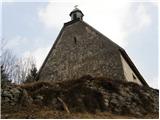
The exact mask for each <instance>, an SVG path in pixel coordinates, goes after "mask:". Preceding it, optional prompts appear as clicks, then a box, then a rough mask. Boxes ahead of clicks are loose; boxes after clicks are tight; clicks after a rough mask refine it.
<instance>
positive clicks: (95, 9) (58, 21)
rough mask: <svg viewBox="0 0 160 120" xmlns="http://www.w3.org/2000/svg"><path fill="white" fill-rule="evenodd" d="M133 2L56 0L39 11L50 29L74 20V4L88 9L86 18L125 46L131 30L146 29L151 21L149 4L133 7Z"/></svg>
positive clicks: (83, 9)
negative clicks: (56, 0) (72, 16)
mask: <svg viewBox="0 0 160 120" xmlns="http://www.w3.org/2000/svg"><path fill="white" fill-rule="evenodd" d="M132 4H133V3H132V2H128V1H127V0H122V1H120V2H118V1H115V0H107V1H106V0H102V1H101V2H100V1H79V0H77V1H76V2H75V1H74V2H73V1H70V2H55V1H52V0H50V2H49V3H48V5H47V6H46V7H45V8H43V9H41V10H40V11H39V13H38V14H39V19H40V21H41V22H43V23H44V25H45V26H46V27H47V28H53V27H58V28H60V27H61V26H62V25H63V23H65V22H68V21H70V18H69V13H70V12H71V10H72V9H73V6H74V5H79V8H80V9H81V10H82V12H84V21H86V22H87V23H89V24H90V25H92V26H93V27H95V28H96V29H97V30H98V31H100V32H101V33H103V34H104V35H105V36H107V37H109V38H110V39H111V40H113V41H114V42H116V43H117V44H119V45H121V46H122V47H125V46H127V40H126V38H127V37H128V35H129V34H130V33H131V32H135V31H138V30H143V28H145V27H147V26H149V25H150V23H151V18H150V16H149V14H148V13H147V10H146V9H147V7H145V6H144V5H143V4H137V6H136V8H133V9H134V11H133V10H132V9H131V8H132Z"/></svg>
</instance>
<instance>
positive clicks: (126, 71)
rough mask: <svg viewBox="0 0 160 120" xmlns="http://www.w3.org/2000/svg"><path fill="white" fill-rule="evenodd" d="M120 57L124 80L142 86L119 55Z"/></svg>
mask: <svg viewBox="0 0 160 120" xmlns="http://www.w3.org/2000/svg"><path fill="white" fill-rule="evenodd" d="M120 56H121V60H122V64H123V71H124V75H125V78H126V80H127V81H130V82H134V83H138V84H139V85H142V83H141V82H140V80H139V79H138V77H137V75H136V74H135V73H134V72H133V70H132V69H131V67H130V66H129V65H128V63H127V62H126V60H125V59H124V58H123V56H122V55H120Z"/></svg>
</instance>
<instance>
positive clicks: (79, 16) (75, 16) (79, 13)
mask: <svg viewBox="0 0 160 120" xmlns="http://www.w3.org/2000/svg"><path fill="white" fill-rule="evenodd" d="M74 7H75V8H74V9H73V10H72V12H71V13H70V14H69V15H70V16H71V20H76V19H79V20H83V16H84V15H83V13H82V11H81V10H80V9H78V8H77V7H78V5H75V6H74Z"/></svg>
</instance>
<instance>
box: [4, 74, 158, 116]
mask: <svg viewBox="0 0 160 120" xmlns="http://www.w3.org/2000/svg"><path fill="white" fill-rule="evenodd" d="M158 98H159V91H158V90H156V89H153V88H149V87H142V86H139V85H137V84H135V83H128V82H122V81H118V80H116V81H113V80H112V81H111V80H109V79H105V78H92V77H90V76H84V77H82V78H80V79H77V80H71V81H62V82H56V83H49V82H37V83H34V84H26V85H23V86H19V87H16V88H12V89H8V90H2V102H3V103H9V104H11V105H19V104H22V105H27V106H28V105H30V104H36V105H40V106H47V107H49V108H51V109H53V110H60V111H61V110H65V111H66V112H67V113H73V112H82V113H83V112H90V113H96V112H105V111H107V112H111V113H113V114H118V115H127V116H128V115H130V116H136V117H140V118H143V116H146V115H147V114H152V113H153V114H156V115H157V116H158V112H159V101H158Z"/></svg>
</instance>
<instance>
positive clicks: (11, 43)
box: [6, 35, 28, 49]
mask: <svg viewBox="0 0 160 120" xmlns="http://www.w3.org/2000/svg"><path fill="white" fill-rule="evenodd" d="M6 42H7V44H6V48H10V49H13V48H16V47H19V46H21V45H24V44H25V43H27V42H28V39H27V38H25V37H22V36H19V35H18V36H15V37H14V38H12V39H8V40H6Z"/></svg>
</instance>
